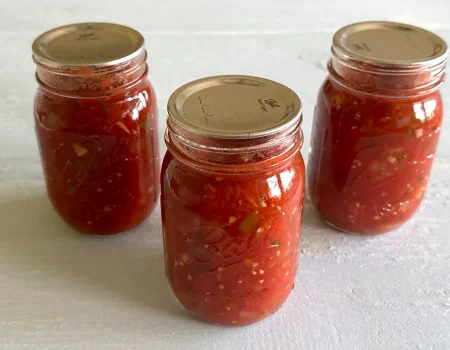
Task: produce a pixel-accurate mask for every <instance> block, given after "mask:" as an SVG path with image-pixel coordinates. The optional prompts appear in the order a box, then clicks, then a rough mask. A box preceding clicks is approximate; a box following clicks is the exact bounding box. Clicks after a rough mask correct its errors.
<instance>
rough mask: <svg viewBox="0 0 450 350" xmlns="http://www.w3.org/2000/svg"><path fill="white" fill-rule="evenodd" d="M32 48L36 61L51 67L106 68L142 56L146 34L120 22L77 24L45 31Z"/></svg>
mask: <svg viewBox="0 0 450 350" xmlns="http://www.w3.org/2000/svg"><path fill="white" fill-rule="evenodd" d="M32 49H33V58H34V60H35V61H36V62H37V63H40V64H43V65H46V66H50V67H57V68H72V67H105V66H112V65H116V64H120V63H124V62H127V61H129V60H131V59H133V58H135V57H137V56H139V55H140V54H141V53H142V52H143V51H144V37H143V36H142V35H141V34H140V33H139V32H138V31H136V30H134V29H132V28H129V27H126V26H122V25H119V24H113V23H77V24H70V25H67V26H63V27H59V28H55V29H52V30H50V31H48V32H45V33H44V34H42V35H40V36H39V37H38V38H37V39H36V40H35V41H34V42H33V46H32Z"/></svg>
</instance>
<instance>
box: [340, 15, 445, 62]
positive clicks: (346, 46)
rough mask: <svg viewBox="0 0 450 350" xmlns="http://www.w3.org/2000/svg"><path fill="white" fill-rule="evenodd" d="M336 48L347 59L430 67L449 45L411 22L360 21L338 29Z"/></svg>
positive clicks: (441, 56)
mask: <svg viewBox="0 0 450 350" xmlns="http://www.w3.org/2000/svg"><path fill="white" fill-rule="evenodd" d="M333 51H335V53H336V54H338V55H341V56H342V55H343V56H344V57H346V58H350V59H356V60H359V61H362V62H365V63H370V64H374V65H379V66H393V67H404V66H407V67H408V66H430V65H435V64H439V63H442V62H444V61H445V60H446V58H447V54H448V47H447V44H446V43H445V41H444V40H443V39H441V38H440V37H439V36H437V35H436V34H433V33H431V32H429V31H427V30H425V29H422V28H418V27H414V26H411V25H408V24H402V23H395V22H383V21H376V22H361V23H354V24H350V25H348V26H346V27H343V28H341V29H339V30H338V31H337V32H336V34H335V35H334V37H333Z"/></svg>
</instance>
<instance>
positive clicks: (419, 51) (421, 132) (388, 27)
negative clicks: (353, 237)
mask: <svg viewBox="0 0 450 350" xmlns="http://www.w3.org/2000/svg"><path fill="white" fill-rule="evenodd" d="M446 57H447V46H446V44H445V42H444V41H443V40H442V39H441V38H439V37H438V36H436V35H434V34H432V33H430V32H428V31H425V30H423V29H420V28H417V27H413V26H410V25H404V24H399V23H392V22H364V23H356V24H352V25H349V26H347V27H344V28H342V29H340V30H339V31H338V32H337V33H336V34H335V35H334V39H333V46H332V57H331V60H330V61H329V63H328V71H329V75H328V77H327V78H326V80H325V82H324V84H323V85H322V87H321V89H320V91H319V95H318V100H317V105H316V109H315V116H314V126H313V132H312V137H311V147H310V156H309V162H308V190H309V193H310V196H311V200H312V202H313V204H314V206H315V207H316V209H317V210H318V212H319V214H320V215H321V216H322V217H323V219H324V220H325V221H326V222H327V223H328V224H330V225H331V226H333V227H335V228H337V229H339V230H341V231H345V232H349V233H359V234H379V233H384V232H387V231H390V230H392V229H394V228H396V227H398V226H400V225H401V224H403V223H404V222H405V221H406V220H408V219H409V218H410V217H411V216H412V215H413V213H414V212H415V211H416V210H417V208H418V206H419V204H420V202H421V201H422V198H423V195H424V192H425V189H426V185H427V181H428V176H429V174H430V169H431V165H432V162H433V158H434V154H435V151H436V146H437V143H438V138H439V133H440V130H441V123H442V115H443V106H442V98H441V95H440V93H439V88H440V86H441V85H442V83H443V81H444V77H445V65H446Z"/></svg>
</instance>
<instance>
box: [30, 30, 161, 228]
mask: <svg viewBox="0 0 450 350" xmlns="http://www.w3.org/2000/svg"><path fill="white" fill-rule="evenodd" d="M113 26H114V28H115V25H113ZM119 27H120V26H119ZM110 29H111V28H108V25H106V27H105V28H103V29H95V30H97V31H98V33H97V32H95V33H97V34H95V33H94V34H95V35H98V36H99V37H100V39H99V40H102V39H104V37H102V35H105V34H104V33H103V32H104V31H108V30H110ZM119 29H121V28H119ZM75 30H78V31H80V32H81V33H80V35H81V34H83V31H84V29H79V28H75ZM92 30H93V29H91V31H92ZM116 30H117V29H116ZM123 30H125V31H128V30H130V29H129V28H125V29H123ZM132 32H133V33H134V31H132ZM94 34H93V35H94ZM44 35H45V34H44ZM37 40H40V39H39V38H38V39H37ZM41 40H42V39H41ZM39 59H40V56H37V54H36V53H35V60H36V62H37V63H38V73H37V79H38V82H39V85H40V87H39V89H38V92H37V94H36V99H35V106H34V112H35V113H34V114H35V125H36V134H37V138H38V143H39V148H40V152H41V160H42V164H43V168H44V175H45V179H46V183H47V192H48V195H49V198H50V200H51V202H52V204H53V206H54V208H55V209H56V211H57V212H58V213H59V215H60V216H61V217H62V218H63V219H64V220H65V221H66V222H67V223H68V224H70V225H71V226H73V227H74V228H76V229H77V230H80V231H82V232H86V233H91V234H113V233H118V232H123V231H125V230H128V229H130V228H133V227H135V226H136V225H138V224H140V223H141V222H142V221H143V220H145V219H146V218H147V217H148V215H149V214H150V213H151V211H152V210H153V208H154V206H155V204H156V200H157V197H158V195H159V181H158V178H159V160H158V139H157V120H156V115H157V108H156V98H155V94H154V91H153V88H152V86H151V84H150V82H149V81H148V79H147V65H146V63H145V51H144V52H143V53H141V54H140V55H138V56H137V57H136V58H134V59H133V60H131V61H126V62H124V63H123V65H124V66H120V67H119V68H118V67H117V66H111V67H108V68H105V67H100V68H96V67H86V68H79V67H75V68H71V69H65V70H64V73H65V74H62V71H61V70H60V69H54V68H51V67H49V66H48V65H46V64H44V63H42V62H41V61H42V60H39Z"/></svg>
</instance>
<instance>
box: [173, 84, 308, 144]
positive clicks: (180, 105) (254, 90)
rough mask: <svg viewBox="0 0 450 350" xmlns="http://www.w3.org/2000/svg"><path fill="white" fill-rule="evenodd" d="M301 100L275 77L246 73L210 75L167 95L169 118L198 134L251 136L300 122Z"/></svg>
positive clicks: (237, 137)
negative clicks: (273, 78) (275, 79)
mask: <svg viewBox="0 0 450 350" xmlns="http://www.w3.org/2000/svg"><path fill="white" fill-rule="evenodd" d="M301 109H302V105H301V101H300V99H299V97H298V96H297V95H296V94H295V92H294V91H292V90H291V89H289V88H288V87H286V86H284V85H282V84H279V83H277V82H275V81H272V80H268V79H263V78H257V77H252V76H245V75H223V76H213V77H208V78H204V79H200V80H195V81H193V82H190V83H188V84H186V85H183V86H182V87H180V88H179V89H177V90H176V91H175V92H174V93H173V94H172V96H171V97H170V99H169V102H168V104H167V110H168V113H169V118H171V120H173V121H174V122H175V123H176V124H178V125H180V126H181V127H183V128H185V129H187V130H189V131H191V132H193V133H195V134H198V135H203V136H208V137H214V138H230V139H240V138H254V137H259V136H266V135H271V134H274V133H276V132H278V131H281V130H283V129H286V128H288V127H289V126H292V125H294V124H295V123H298V122H300V121H301V120H300V118H301Z"/></svg>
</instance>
